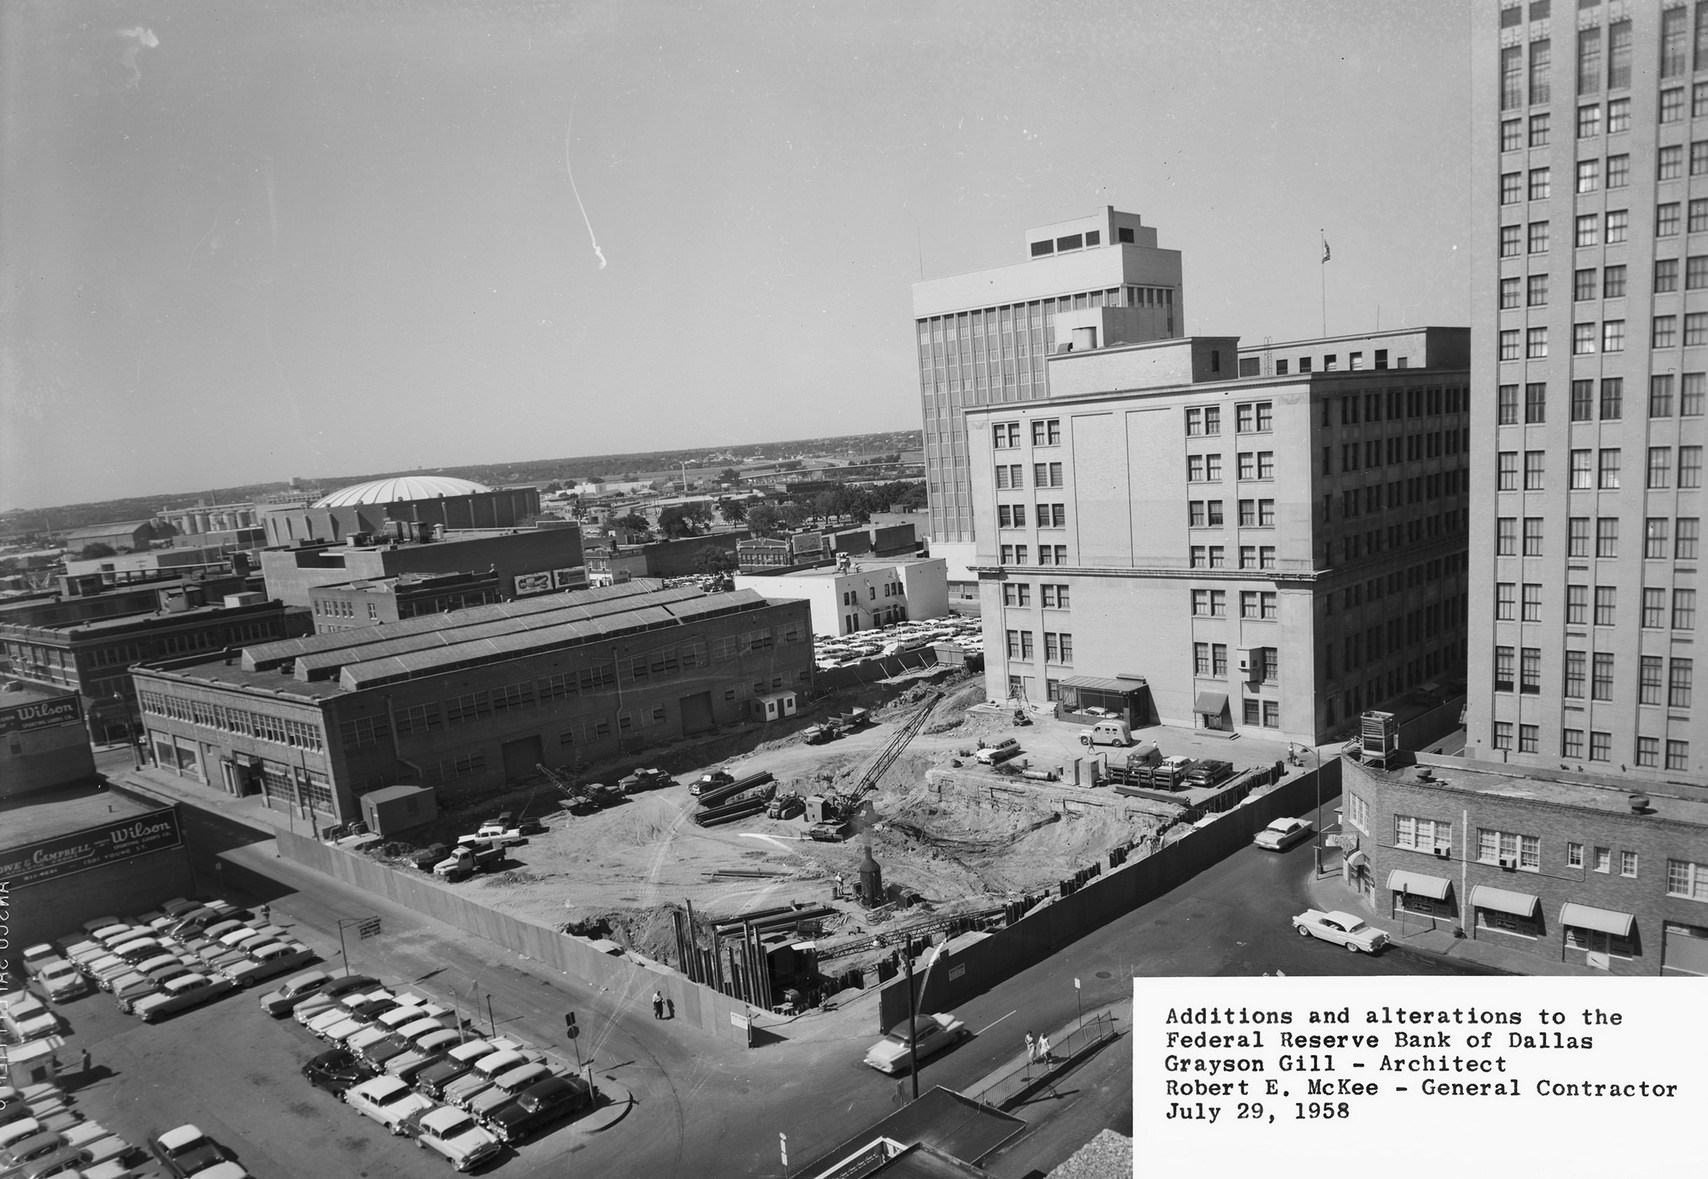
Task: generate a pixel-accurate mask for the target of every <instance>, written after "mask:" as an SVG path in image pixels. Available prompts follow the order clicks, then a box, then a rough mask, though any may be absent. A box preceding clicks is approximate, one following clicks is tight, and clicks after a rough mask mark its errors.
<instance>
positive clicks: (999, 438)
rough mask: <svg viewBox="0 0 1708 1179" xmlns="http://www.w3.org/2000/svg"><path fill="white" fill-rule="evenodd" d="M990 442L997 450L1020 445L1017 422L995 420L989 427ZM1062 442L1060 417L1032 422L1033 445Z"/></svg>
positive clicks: (1058, 443) (1049, 444)
mask: <svg viewBox="0 0 1708 1179" xmlns="http://www.w3.org/2000/svg"><path fill="white" fill-rule="evenodd" d="M990 434H991V438H990V444H991V445H992V446H993V447H995V448H996V449H997V450H1014V449H1016V448H1017V447H1019V445H1020V423H1019V422H995V423H992V425H991V428H990ZM1061 442H1062V420H1061V419H1060V418H1039V419H1038V420H1037V421H1034V422H1033V423H1032V445H1033V446H1060V445H1061Z"/></svg>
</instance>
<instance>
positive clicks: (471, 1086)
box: [443, 1048, 531, 1106]
mask: <svg viewBox="0 0 1708 1179" xmlns="http://www.w3.org/2000/svg"><path fill="white" fill-rule="evenodd" d="M530 1059H531V1058H530V1057H529V1056H527V1055H526V1054H524V1053H523V1052H522V1051H521V1050H520V1049H518V1048H503V1049H498V1050H495V1051H492V1052H489V1053H487V1054H486V1055H485V1056H483V1057H481V1058H480V1059H479V1060H477V1061H475V1062H474V1067H473V1068H472V1069H470V1070H469V1071H468V1072H467V1073H465V1074H464V1075H462V1076H460V1077H458V1078H457V1079H456V1080H454V1081H452V1082H451V1083H450V1084H448V1085H446V1086H445V1088H444V1090H443V1100H444V1101H445V1102H447V1103H448V1104H450V1105H456V1106H466V1105H467V1104H468V1103H469V1102H470V1101H472V1100H473V1099H474V1097H475V1095H476V1094H478V1093H480V1092H481V1091H483V1090H484V1089H486V1088H487V1087H488V1086H489V1085H491V1084H492V1082H494V1081H496V1080H497V1079H498V1078H499V1077H501V1076H503V1075H504V1074H505V1073H507V1072H509V1071H510V1070H511V1069H513V1068H519V1067H521V1066H522V1065H524V1064H528V1063H530Z"/></svg>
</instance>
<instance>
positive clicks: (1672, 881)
mask: <svg viewBox="0 0 1708 1179" xmlns="http://www.w3.org/2000/svg"><path fill="white" fill-rule="evenodd" d="M1666 894H1667V896H1669V897H1684V898H1685V899H1686V900H1691V901H1708V864H1696V863H1692V862H1691V861H1689V860H1671V859H1669V860H1668V861H1667V862H1666Z"/></svg>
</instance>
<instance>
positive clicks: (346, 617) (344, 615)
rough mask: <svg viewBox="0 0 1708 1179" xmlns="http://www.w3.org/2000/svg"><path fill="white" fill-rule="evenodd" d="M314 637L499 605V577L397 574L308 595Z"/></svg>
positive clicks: (320, 589)
mask: <svg viewBox="0 0 1708 1179" xmlns="http://www.w3.org/2000/svg"><path fill="white" fill-rule="evenodd" d="M310 600H311V602H312V609H313V611H314V630H315V633H316V634H325V633H326V632H327V631H334V630H351V629H354V628H355V627H359V626H378V625H380V624H381V623H383V622H401V621H403V620H404V619H406V618H419V617H420V616H421V615H423V614H443V613H445V612H447V611H450V610H464V609H467V608H468V607H470V606H488V605H491V604H492V603H494V602H502V601H503V600H504V594H503V592H502V591H501V589H500V587H499V583H498V574H497V573H491V572H489V573H401V574H399V575H398V576H396V577H382V578H376V579H375V580H372V581H366V580H363V581H346V582H340V583H337V584H334V585H322V586H316V587H315V588H314V589H313V590H312V591H310Z"/></svg>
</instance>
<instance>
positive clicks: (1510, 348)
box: [1188, 328, 1519, 477]
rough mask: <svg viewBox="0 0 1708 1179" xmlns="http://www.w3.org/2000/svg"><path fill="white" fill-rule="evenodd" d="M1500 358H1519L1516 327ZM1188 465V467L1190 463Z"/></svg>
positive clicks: (1505, 336) (1505, 335)
mask: <svg viewBox="0 0 1708 1179" xmlns="http://www.w3.org/2000/svg"><path fill="white" fill-rule="evenodd" d="M1500 358H1501V359H1502V360H1517V359H1518V358H1519V352H1518V329H1517V328H1508V329H1506V330H1503V331H1502V332H1501V333H1500ZM1188 466H1189V467H1190V463H1189V464H1188ZM1189 477H1190V476H1189Z"/></svg>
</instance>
